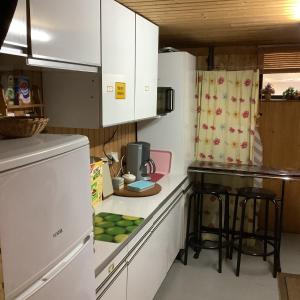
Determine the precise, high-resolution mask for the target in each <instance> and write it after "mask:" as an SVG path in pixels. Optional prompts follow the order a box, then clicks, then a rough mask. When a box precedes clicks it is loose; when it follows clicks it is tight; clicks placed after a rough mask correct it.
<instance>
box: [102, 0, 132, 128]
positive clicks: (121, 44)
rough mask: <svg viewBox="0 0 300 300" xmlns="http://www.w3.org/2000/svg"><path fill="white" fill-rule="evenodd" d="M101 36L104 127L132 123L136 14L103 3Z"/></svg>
mask: <svg viewBox="0 0 300 300" xmlns="http://www.w3.org/2000/svg"><path fill="white" fill-rule="evenodd" d="M101 33H102V36H101V37H102V125H103V126H110V125H114V124H120V123H126V122H130V121H133V120H134V73H135V67H134V65H135V13H134V12H132V11H130V10H129V9H127V8H126V7H125V6H123V5H121V4H119V3H117V2H116V1H113V0H102V1H101ZM119 89H121V91H120V90H119ZM118 92H119V93H118Z"/></svg>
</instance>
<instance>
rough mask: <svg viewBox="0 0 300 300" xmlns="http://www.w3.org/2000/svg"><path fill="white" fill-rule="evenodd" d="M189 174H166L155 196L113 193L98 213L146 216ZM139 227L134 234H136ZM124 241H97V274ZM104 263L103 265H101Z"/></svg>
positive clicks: (160, 181) (159, 205) (122, 246)
mask: <svg viewBox="0 0 300 300" xmlns="http://www.w3.org/2000/svg"><path fill="white" fill-rule="evenodd" d="M186 179H187V175H185V174H181V175H171V174H169V175H166V176H164V177H163V178H162V179H160V180H159V181H158V183H159V184H160V185H161V187H162V189H161V192H160V193H159V194H157V195H154V196H149V197H139V198H136V197H120V196H115V195H112V196H111V197H109V198H108V199H106V200H104V201H103V202H102V203H101V206H100V207H99V209H97V210H96V212H95V213H96V214H98V213H100V212H109V213H115V214H121V215H129V216H136V217H141V218H145V222H147V220H146V218H147V217H149V216H150V215H151V214H153V213H154V212H155V211H156V210H157V209H158V208H159V207H161V205H162V204H163V202H164V201H165V200H166V199H167V198H168V197H169V196H170V194H172V192H173V191H174V190H176V189H177V188H178V187H179V186H180V185H181V184H182V183H183V182H184V181H185V180H186ZM138 231H139V228H138V229H137V230H136V232H135V233H134V234H133V235H136V234H137V233H138ZM125 243H126V241H125V242H123V243H121V244H115V243H108V242H102V241H95V269H96V270H98V271H96V274H97V273H99V269H102V268H104V267H105V266H106V265H107V264H108V263H109V261H110V260H112V259H113V256H114V255H117V254H118V253H119V250H120V249H121V248H124V246H125V245H124V244H125ZM101 265H103V266H101Z"/></svg>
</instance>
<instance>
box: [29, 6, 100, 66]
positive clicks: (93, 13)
mask: <svg viewBox="0 0 300 300" xmlns="http://www.w3.org/2000/svg"><path fill="white" fill-rule="evenodd" d="M29 2H30V23H31V30H30V34H31V48H32V49H31V51H32V57H33V58H38V59H47V60H52V61H61V62H67V63H74V64H83V65H91V66H100V65H101V59H100V58H101V52H100V1H99V0H88V1H82V0H51V1H41V0H30V1H29Z"/></svg>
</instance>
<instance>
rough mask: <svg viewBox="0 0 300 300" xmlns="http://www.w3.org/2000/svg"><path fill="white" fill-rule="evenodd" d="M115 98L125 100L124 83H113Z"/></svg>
mask: <svg viewBox="0 0 300 300" xmlns="http://www.w3.org/2000/svg"><path fill="white" fill-rule="evenodd" d="M115 98H116V99H125V98H126V83H125V82H116V83H115Z"/></svg>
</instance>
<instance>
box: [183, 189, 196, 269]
mask: <svg viewBox="0 0 300 300" xmlns="http://www.w3.org/2000/svg"><path fill="white" fill-rule="evenodd" d="M192 199H195V193H192V194H191V195H190V197H189V204H188V215H187V224H186V235H185V249H184V262H183V263H184V265H187V260H188V251H189V236H190V223H191V207H192Z"/></svg>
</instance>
